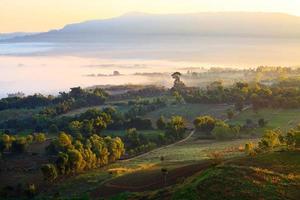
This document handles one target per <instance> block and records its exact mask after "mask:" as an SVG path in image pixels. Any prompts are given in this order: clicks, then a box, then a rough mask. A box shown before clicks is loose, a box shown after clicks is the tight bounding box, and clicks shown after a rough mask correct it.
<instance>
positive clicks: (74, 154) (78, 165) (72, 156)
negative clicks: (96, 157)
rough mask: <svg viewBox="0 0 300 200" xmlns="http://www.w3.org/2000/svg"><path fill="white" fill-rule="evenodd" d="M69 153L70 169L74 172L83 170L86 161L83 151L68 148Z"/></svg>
mask: <svg viewBox="0 0 300 200" xmlns="http://www.w3.org/2000/svg"><path fill="white" fill-rule="evenodd" d="M67 154H68V157H69V160H68V164H69V165H70V169H71V170H72V171H73V172H80V171H82V170H83V169H84V167H85V161H84V160H83V157H82V155H81V153H80V152H79V151H78V150H76V149H68V151H67Z"/></svg>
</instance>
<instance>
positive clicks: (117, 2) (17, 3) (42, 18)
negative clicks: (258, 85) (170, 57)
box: [0, 0, 300, 33]
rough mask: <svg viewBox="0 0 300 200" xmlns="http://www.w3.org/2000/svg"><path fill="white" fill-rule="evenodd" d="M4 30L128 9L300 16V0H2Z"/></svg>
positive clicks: (51, 25) (45, 26)
mask: <svg viewBox="0 0 300 200" xmlns="http://www.w3.org/2000/svg"><path fill="white" fill-rule="evenodd" d="M0 7H1V12H0V25H1V26H0V33H1V32H18V31H22V32H39V31H48V30H50V29H59V28H62V27H63V26H64V25H66V24H70V23H76V22H81V21H86V20H91V19H104V18H111V17H116V16H119V15H122V14H125V13H128V12H145V13H154V14H156V13H157V14H165V13H166V14H167V13H195V12H223V11H241V12H281V13H287V14H291V15H297V16H300V1H299V0H264V1H261V0H252V1H249V0H210V1H208V0H186V1H185V2H183V1H182V0H88V1H86V0H43V1H41V0H0Z"/></svg>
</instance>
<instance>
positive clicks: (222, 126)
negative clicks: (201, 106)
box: [211, 121, 239, 140]
mask: <svg viewBox="0 0 300 200" xmlns="http://www.w3.org/2000/svg"><path fill="white" fill-rule="evenodd" d="M211 134H212V136H214V138H215V139H217V140H230V139H234V138H237V137H238V135H239V128H238V127H230V126H229V125H228V124H226V123H225V122H221V121H218V122H217V123H216V125H215V127H214V129H213V130H212V132H211Z"/></svg>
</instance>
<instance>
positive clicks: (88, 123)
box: [81, 120, 94, 136]
mask: <svg viewBox="0 0 300 200" xmlns="http://www.w3.org/2000/svg"><path fill="white" fill-rule="evenodd" d="M93 132H94V125H93V121H92V120H83V122H82V127H81V133H82V134H83V135H84V136H90V135H92V134H93Z"/></svg>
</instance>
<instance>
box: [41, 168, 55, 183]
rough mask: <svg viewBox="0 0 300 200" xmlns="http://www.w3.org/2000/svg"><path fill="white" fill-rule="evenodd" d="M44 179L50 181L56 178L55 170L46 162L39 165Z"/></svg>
mask: <svg viewBox="0 0 300 200" xmlns="http://www.w3.org/2000/svg"><path fill="white" fill-rule="evenodd" d="M41 170H42V173H43V175H44V179H45V180H46V181H49V182H52V181H54V180H55V179H56V178H57V170H56V167H55V166H54V165H53V164H46V165H43V166H42V167H41Z"/></svg>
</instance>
